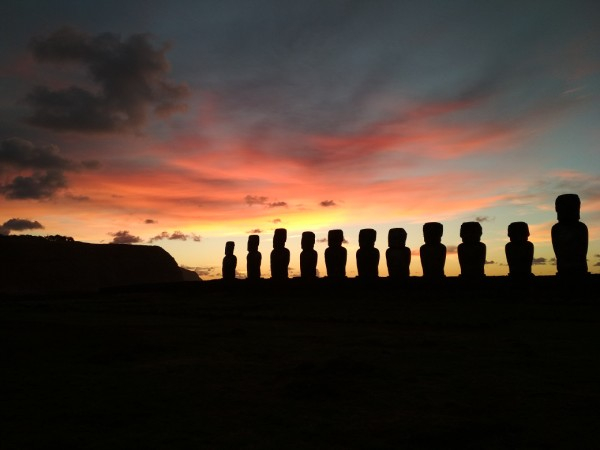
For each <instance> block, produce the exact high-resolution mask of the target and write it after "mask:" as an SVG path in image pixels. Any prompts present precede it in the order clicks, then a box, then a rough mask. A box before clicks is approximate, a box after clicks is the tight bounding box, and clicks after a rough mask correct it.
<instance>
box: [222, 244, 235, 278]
mask: <svg viewBox="0 0 600 450" xmlns="http://www.w3.org/2000/svg"><path fill="white" fill-rule="evenodd" d="M234 248H235V242H233V241H228V242H226V243H225V257H224V258H223V270H222V272H223V279H224V280H235V269H236V267H237V257H236V256H235V255H234V254H233V249H234Z"/></svg>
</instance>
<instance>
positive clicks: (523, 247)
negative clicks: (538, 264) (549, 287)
mask: <svg viewBox="0 0 600 450" xmlns="http://www.w3.org/2000/svg"><path fill="white" fill-rule="evenodd" d="M508 237H509V238H510V242H508V243H507V244H506V246H505V247H504V251H505V253H506V262H508V275H509V276H511V277H515V278H527V277H530V276H532V273H531V265H532V264H533V244H532V243H531V242H529V241H528V238H529V225H527V223H525V222H513V223H511V224H510V225H509V226H508Z"/></svg>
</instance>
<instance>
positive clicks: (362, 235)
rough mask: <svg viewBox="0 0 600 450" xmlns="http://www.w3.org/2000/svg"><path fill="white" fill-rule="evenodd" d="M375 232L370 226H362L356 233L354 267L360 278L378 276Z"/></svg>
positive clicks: (377, 252)
mask: <svg viewBox="0 0 600 450" xmlns="http://www.w3.org/2000/svg"><path fill="white" fill-rule="evenodd" d="M376 239H377V232H376V231H375V230H373V229H372V228H364V229H362V230H360V232H359V233H358V246H359V249H358V250H357V251H356V267H357V269H358V276H359V277H360V278H377V277H378V276H379V250H377V249H376V248H375V240H376Z"/></svg>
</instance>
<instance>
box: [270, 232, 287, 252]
mask: <svg viewBox="0 0 600 450" xmlns="http://www.w3.org/2000/svg"><path fill="white" fill-rule="evenodd" d="M285 241H287V230H286V229H285V228H277V229H276V230H275V235H274V236H273V248H283V247H285Z"/></svg>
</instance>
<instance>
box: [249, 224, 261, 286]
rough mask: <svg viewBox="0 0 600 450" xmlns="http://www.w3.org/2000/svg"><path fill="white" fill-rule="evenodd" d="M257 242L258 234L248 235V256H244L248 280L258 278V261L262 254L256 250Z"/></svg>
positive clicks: (259, 261) (258, 241)
mask: <svg viewBox="0 0 600 450" xmlns="http://www.w3.org/2000/svg"><path fill="white" fill-rule="evenodd" d="M259 244H260V236H259V235H258V234H252V235H250V236H248V256H246V263H247V271H248V279H249V280H258V279H260V263H261V261H262V255H261V254H260V252H259V251H258V245H259Z"/></svg>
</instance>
